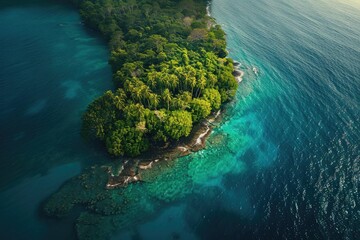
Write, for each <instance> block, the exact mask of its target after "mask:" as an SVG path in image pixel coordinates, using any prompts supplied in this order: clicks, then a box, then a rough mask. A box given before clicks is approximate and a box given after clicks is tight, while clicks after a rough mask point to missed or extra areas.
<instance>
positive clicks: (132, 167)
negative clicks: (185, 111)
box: [102, 110, 221, 189]
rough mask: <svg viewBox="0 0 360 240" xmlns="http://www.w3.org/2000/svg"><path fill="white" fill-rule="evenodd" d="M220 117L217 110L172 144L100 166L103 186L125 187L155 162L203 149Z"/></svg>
mask: <svg viewBox="0 0 360 240" xmlns="http://www.w3.org/2000/svg"><path fill="white" fill-rule="evenodd" d="M220 119H221V111H220V110H219V111H218V112H216V113H213V114H212V115H211V116H210V117H208V118H206V119H205V120H203V121H202V122H201V123H199V124H198V126H196V127H195V128H194V130H193V131H192V133H191V135H190V136H189V137H187V138H185V139H184V140H182V141H181V142H180V143H177V144H176V145H174V146H169V147H167V148H166V149H161V150H158V151H156V152H154V153H152V154H150V156H147V157H143V158H136V159H125V160H124V161H123V163H121V164H120V166H103V167H102V168H104V169H105V171H106V172H107V174H108V181H107V183H106V186H105V188H106V189H114V188H121V187H126V186H127V185H128V184H130V183H134V182H138V181H144V179H143V177H142V175H144V174H145V172H148V171H151V169H152V168H153V167H155V166H156V165H157V164H160V163H162V162H164V161H165V162H168V161H171V160H174V159H176V158H179V157H184V156H187V155H189V154H191V153H193V152H197V151H199V150H201V149H204V148H205V146H206V139H207V138H208V137H209V135H210V134H211V132H212V129H213V128H214V127H215V126H216V124H217V123H219V121H220Z"/></svg>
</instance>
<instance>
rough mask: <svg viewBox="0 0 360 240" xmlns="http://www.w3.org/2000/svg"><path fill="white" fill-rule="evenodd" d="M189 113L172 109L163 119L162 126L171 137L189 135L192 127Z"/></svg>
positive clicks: (177, 137) (176, 137)
mask: <svg viewBox="0 0 360 240" xmlns="http://www.w3.org/2000/svg"><path fill="white" fill-rule="evenodd" d="M192 124H193V122H192V118H191V114H190V113H189V112H187V111H180V110H178V111H172V112H171V113H170V115H169V117H168V118H167V119H166V120H165V124H164V128H165V131H166V133H167V134H168V135H169V137H171V138H172V139H176V140H178V139H179V138H181V137H187V136H189V134H190V132H191V129H192Z"/></svg>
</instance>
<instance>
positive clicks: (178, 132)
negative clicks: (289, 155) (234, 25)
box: [43, 0, 243, 239]
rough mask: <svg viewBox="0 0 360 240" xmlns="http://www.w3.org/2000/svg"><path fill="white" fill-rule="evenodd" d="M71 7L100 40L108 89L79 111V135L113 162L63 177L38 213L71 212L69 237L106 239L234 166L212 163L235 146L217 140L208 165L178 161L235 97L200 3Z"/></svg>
mask: <svg viewBox="0 0 360 240" xmlns="http://www.w3.org/2000/svg"><path fill="white" fill-rule="evenodd" d="M75 3H76V4H77V6H79V9H80V13H81V16H82V18H83V20H84V22H85V23H86V25H87V26H89V27H90V28H92V29H95V30H97V31H99V32H100V33H101V34H102V35H103V36H104V37H106V39H107V40H108V41H109V48H110V50H111V56H110V60H109V62H110V64H111V66H112V69H113V81H114V84H115V90H113V91H111V90H109V91H107V92H105V93H104V94H103V95H102V96H100V97H99V98H97V99H96V100H95V101H94V102H92V103H91V104H90V105H89V106H88V108H87V110H86V112H85V113H84V115H83V128H82V134H83V135H84V136H85V138H86V139H89V140H94V141H96V142H100V143H101V144H102V145H103V146H105V147H106V149H107V152H108V153H109V154H110V155H112V156H114V158H115V159H119V157H120V156H123V157H122V158H121V160H120V161H112V162H108V163H104V164H102V165H95V166H91V167H89V168H88V169H86V170H85V171H84V172H83V173H82V174H80V175H79V176H76V177H74V178H72V179H70V180H69V181H68V182H66V183H65V184H64V185H63V186H62V187H61V188H60V189H59V190H58V191H57V192H56V193H54V194H53V195H52V196H50V197H49V199H47V200H46V201H45V202H44V206H43V210H44V213H45V214H46V215H47V216H51V217H57V218H62V217H66V216H69V215H71V213H73V212H74V210H75V209H78V208H76V207H77V206H80V207H81V210H80V211H78V212H77V213H78V214H79V216H78V217H77V220H76V225H75V229H76V234H77V237H78V238H79V239H104V238H105V239H106V238H110V236H111V234H113V233H114V232H116V231H118V230H119V229H127V228H131V227H132V226H135V225H136V224H138V223H140V222H144V221H145V220H146V219H148V218H149V217H151V216H152V215H153V214H154V213H156V211H158V210H159V209H160V207H161V205H162V204H163V203H170V202H173V201H176V200H178V199H181V198H184V197H186V196H187V195H189V194H190V193H192V192H193V191H195V189H196V185H197V184H199V183H202V182H206V181H209V179H211V178H213V177H214V176H219V175H223V174H226V173H227V172H230V171H234V170H235V171H236V169H238V170H240V169H242V168H243V165H242V164H241V163H239V161H237V160H236V158H233V157H228V158H226V161H225V162H219V161H216V160H217V156H218V154H221V155H222V156H225V155H229V154H230V155H231V152H232V151H233V150H231V149H233V148H234V149H235V148H237V147H238V146H231V145H229V144H228V138H227V136H226V135H223V134H221V133H217V134H212V135H211V140H209V142H210V143H211V144H212V146H213V150H215V151H212V153H213V156H212V157H211V159H208V158H206V157H204V158H203V159H201V160H199V159H198V160H197V161H191V160H187V159H185V158H181V159H179V157H182V156H187V155H189V154H190V153H192V152H196V151H198V150H199V149H202V148H203V147H204V146H205V139H206V138H207V137H209V134H210V133H211V129H212V128H213V125H215V124H216V122H217V121H219V120H218V117H219V115H220V109H221V108H223V107H224V106H225V104H226V103H227V102H229V101H231V99H232V98H233V97H234V95H235V93H236V90H237V87H238V82H237V81H236V79H235V77H234V75H236V74H237V72H236V71H235V72H234V63H233V60H232V59H230V58H227V57H226V56H227V51H226V41H225V34H224V32H223V30H222V29H221V27H220V26H219V25H216V23H215V21H214V19H213V18H211V17H210V16H209V15H208V14H207V11H206V8H207V4H208V3H207V1H204V0H199V1H195V0H181V1H173V0H156V1H150V0H139V1H134V0H128V1H118V0H91V1H89V0H86V1H81V0H80V1H79V0H78V1H75ZM235 65H236V64H235ZM204 123H205V124H204ZM190 156H192V155H190ZM190 156H189V157H190ZM214 160H215V161H214ZM129 183H133V184H129ZM210 191H214V192H213V194H218V192H217V191H219V190H218V189H216V188H212V189H210Z"/></svg>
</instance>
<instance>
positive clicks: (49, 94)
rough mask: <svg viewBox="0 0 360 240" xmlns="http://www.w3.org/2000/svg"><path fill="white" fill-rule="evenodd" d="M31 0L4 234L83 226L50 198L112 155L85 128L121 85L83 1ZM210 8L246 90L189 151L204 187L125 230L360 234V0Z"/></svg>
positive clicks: (12, 106) (20, 26) (10, 102)
mask: <svg viewBox="0 0 360 240" xmlns="http://www.w3.org/2000/svg"><path fill="white" fill-rule="evenodd" d="M9 2H10V1H9ZM23 2H24V1H20V2H19V3H13V2H12V4H11V5H9V4H8V5H6V6H2V8H0V49H1V54H0V96H1V101H0V141H1V145H0V154H1V170H2V172H1V174H0V180H1V181H0V203H1V204H0V222H1V226H2V230H1V232H0V236H1V238H2V239H30V238H31V239H49V238H51V239H65V238H66V239H69V238H72V237H74V236H75V234H74V232H73V224H74V219H75V217H71V216H70V217H69V218H67V219H65V220H62V221H58V220H56V221H55V220H52V219H48V218H45V217H42V216H41V213H40V205H41V203H42V202H43V201H44V200H45V199H46V198H47V197H48V196H49V195H50V194H51V193H53V192H55V191H56V190H57V189H58V188H59V186H61V185H62V184H63V183H64V182H65V181H66V180H68V179H70V178H71V177H73V176H75V175H77V174H78V173H80V172H81V170H82V169H83V167H84V166H89V165H91V164H93V163H98V162H104V161H107V159H106V158H107V157H106V155H105V154H104V153H103V152H102V151H101V150H100V149H96V148H94V147H93V146H89V145H86V144H85V143H84V142H83V141H82V139H81V138H80V136H79V128H80V116H81V113H82V112H83V111H84V109H85V108H86V106H87V104H88V103H89V102H91V100H92V99H94V98H95V97H96V96H98V95H100V94H101V93H102V92H103V91H104V90H106V89H110V88H111V86H112V84H111V72H110V68H109V66H108V65H107V58H108V53H107V48H106V43H104V42H102V41H101V39H100V38H99V37H98V36H96V35H95V34H94V33H92V32H89V31H86V29H85V28H84V26H83V25H82V24H81V23H80V18H79V16H78V14H77V13H76V11H75V10H74V9H72V8H70V7H68V6H66V5H60V4H49V3H48V4H45V3H43V2H41V1H34V3H33V4H28V3H27V4H26V5H24V3H23ZM0 6H1V5H0ZM210 12H211V15H212V16H213V17H215V18H216V20H217V22H218V23H219V24H221V25H222V27H223V28H224V30H225V32H226V33H227V39H228V49H229V52H230V57H232V58H233V59H235V60H236V61H238V62H239V63H240V66H239V68H240V70H242V71H243V72H244V77H243V81H242V82H241V83H240V87H239V91H238V94H237V97H236V101H234V103H231V104H230V106H229V109H228V111H227V115H226V119H225V121H224V124H223V125H221V127H220V128H217V129H216V130H215V131H214V133H213V136H212V138H211V139H210V140H211V142H210V143H209V145H208V148H207V149H206V150H204V151H201V152H198V153H196V154H194V155H192V156H189V157H186V158H182V159H181V161H183V162H184V163H185V162H186V164H183V165H184V166H185V165H186V167H187V168H188V170H187V173H186V174H187V176H191V182H192V184H194V187H193V189H195V190H194V191H192V192H191V194H189V193H187V194H188V195H187V196H186V197H185V198H182V199H178V200H176V199H175V200H174V201H173V202H170V203H166V204H165V203H163V204H162V206H161V207H160V208H159V209H161V211H158V212H156V213H155V214H153V215H152V216H151V217H150V218H147V219H145V220H144V221H142V222H141V223H139V224H137V225H136V224H135V225H134V226H132V227H131V228H129V229H125V230H121V231H119V232H118V233H115V234H113V239H135V238H136V239H349V240H352V239H360V230H359V227H358V226H359V225H360V207H359V206H360V197H359V196H360V195H359V181H360V146H359V142H360V3H358V2H357V1H356V0H328V1H325V0H316V1H314V0H305V1H296V0H258V1H250V0H214V1H212V2H211V8H210ZM221 143H225V144H221ZM187 163H188V164H187ZM179 165H180V166H181V164H179ZM179 171H180V170H179ZM164 179H165V180H164V182H163V185H165V186H166V182H165V181H167V180H166V178H164ZM160 181H161V180H160ZM174 182H175V181H174ZM178 184H179V186H182V185H181V183H178ZM148 189H150V190H149V191H151V190H152V191H155V192H156V191H157V186H150V187H149V188H148ZM214 189H215V190H214ZM189 191H190V190H189ZM141 207H142V206H141V205H139V208H141ZM144 208H145V206H144ZM79 211H81V210H80V209H79ZM74 215H76V212H75V213H74Z"/></svg>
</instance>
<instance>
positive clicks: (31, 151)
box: [0, 1, 112, 239]
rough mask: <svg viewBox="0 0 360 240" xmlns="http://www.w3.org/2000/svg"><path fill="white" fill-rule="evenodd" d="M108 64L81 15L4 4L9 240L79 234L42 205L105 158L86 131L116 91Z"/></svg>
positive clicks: (1, 38)
mask: <svg viewBox="0 0 360 240" xmlns="http://www.w3.org/2000/svg"><path fill="white" fill-rule="evenodd" d="M107 59H108V49H107V47H106V43H105V42H104V41H102V40H101V39H100V38H99V36H97V35H95V34H94V33H91V32H89V31H86V29H85V28H84V26H83V25H82V24H81V22H80V17H79V15H78V13H77V11H76V10H75V9H73V8H70V7H69V6H66V5H64V4H60V3H50V2H49V1H34V2H32V1H18V2H15V1H8V2H1V4H0V158H1V161H0V169H1V174H0V225H1V230H0V236H1V237H0V238H1V239H46V238H47V239H50V238H49V237H51V238H53V236H58V237H59V238H62V239H65V238H64V236H66V234H70V232H72V227H71V225H69V224H68V225H69V227H64V229H66V230H67V231H61V230H60V231H59V230H57V229H58V225H56V224H55V225H54V227H53V225H51V224H50V222H51V221H50V220H48V221H47V220H44V219H43V218H41V217H40V215H41V211H40V205H41V203H42V202H43V201H44V200H45V199H46V198H48V197H49V195H50V194H52V193H53V192H54V191H56V190H57V188H58V187H59V186H60V185H61V184H63V183H64V181H66V180H68V179H69V178H71V177H73V176H75V175H77V174H78V173H79V172H80V171H81V169H82V168H83V166H86V165H89V164H91V163H93V162H96V161H102V160H103V158H104V155H103V153H102V151H98V150H96V149H94V148H92V147H90V146H88V145H87V144H86V143H84V142H83V140H82V139H81V137H80V135H79V131H80V121H81V120H80V117H81V114H82V112H83V111H84V110H85V108H86V106H87V105H88V104H89V103H90V102H91V101H92V100H93V99H94V98H95V97H96V96H99V95H101V94H102V92H103V91H105V90H107V89H110V88H111V87H112V82H111V69H110V67H109V66H108V64H107ZM65 225H66V224H65ZM45 236H47V237H45Z"/></svg>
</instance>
